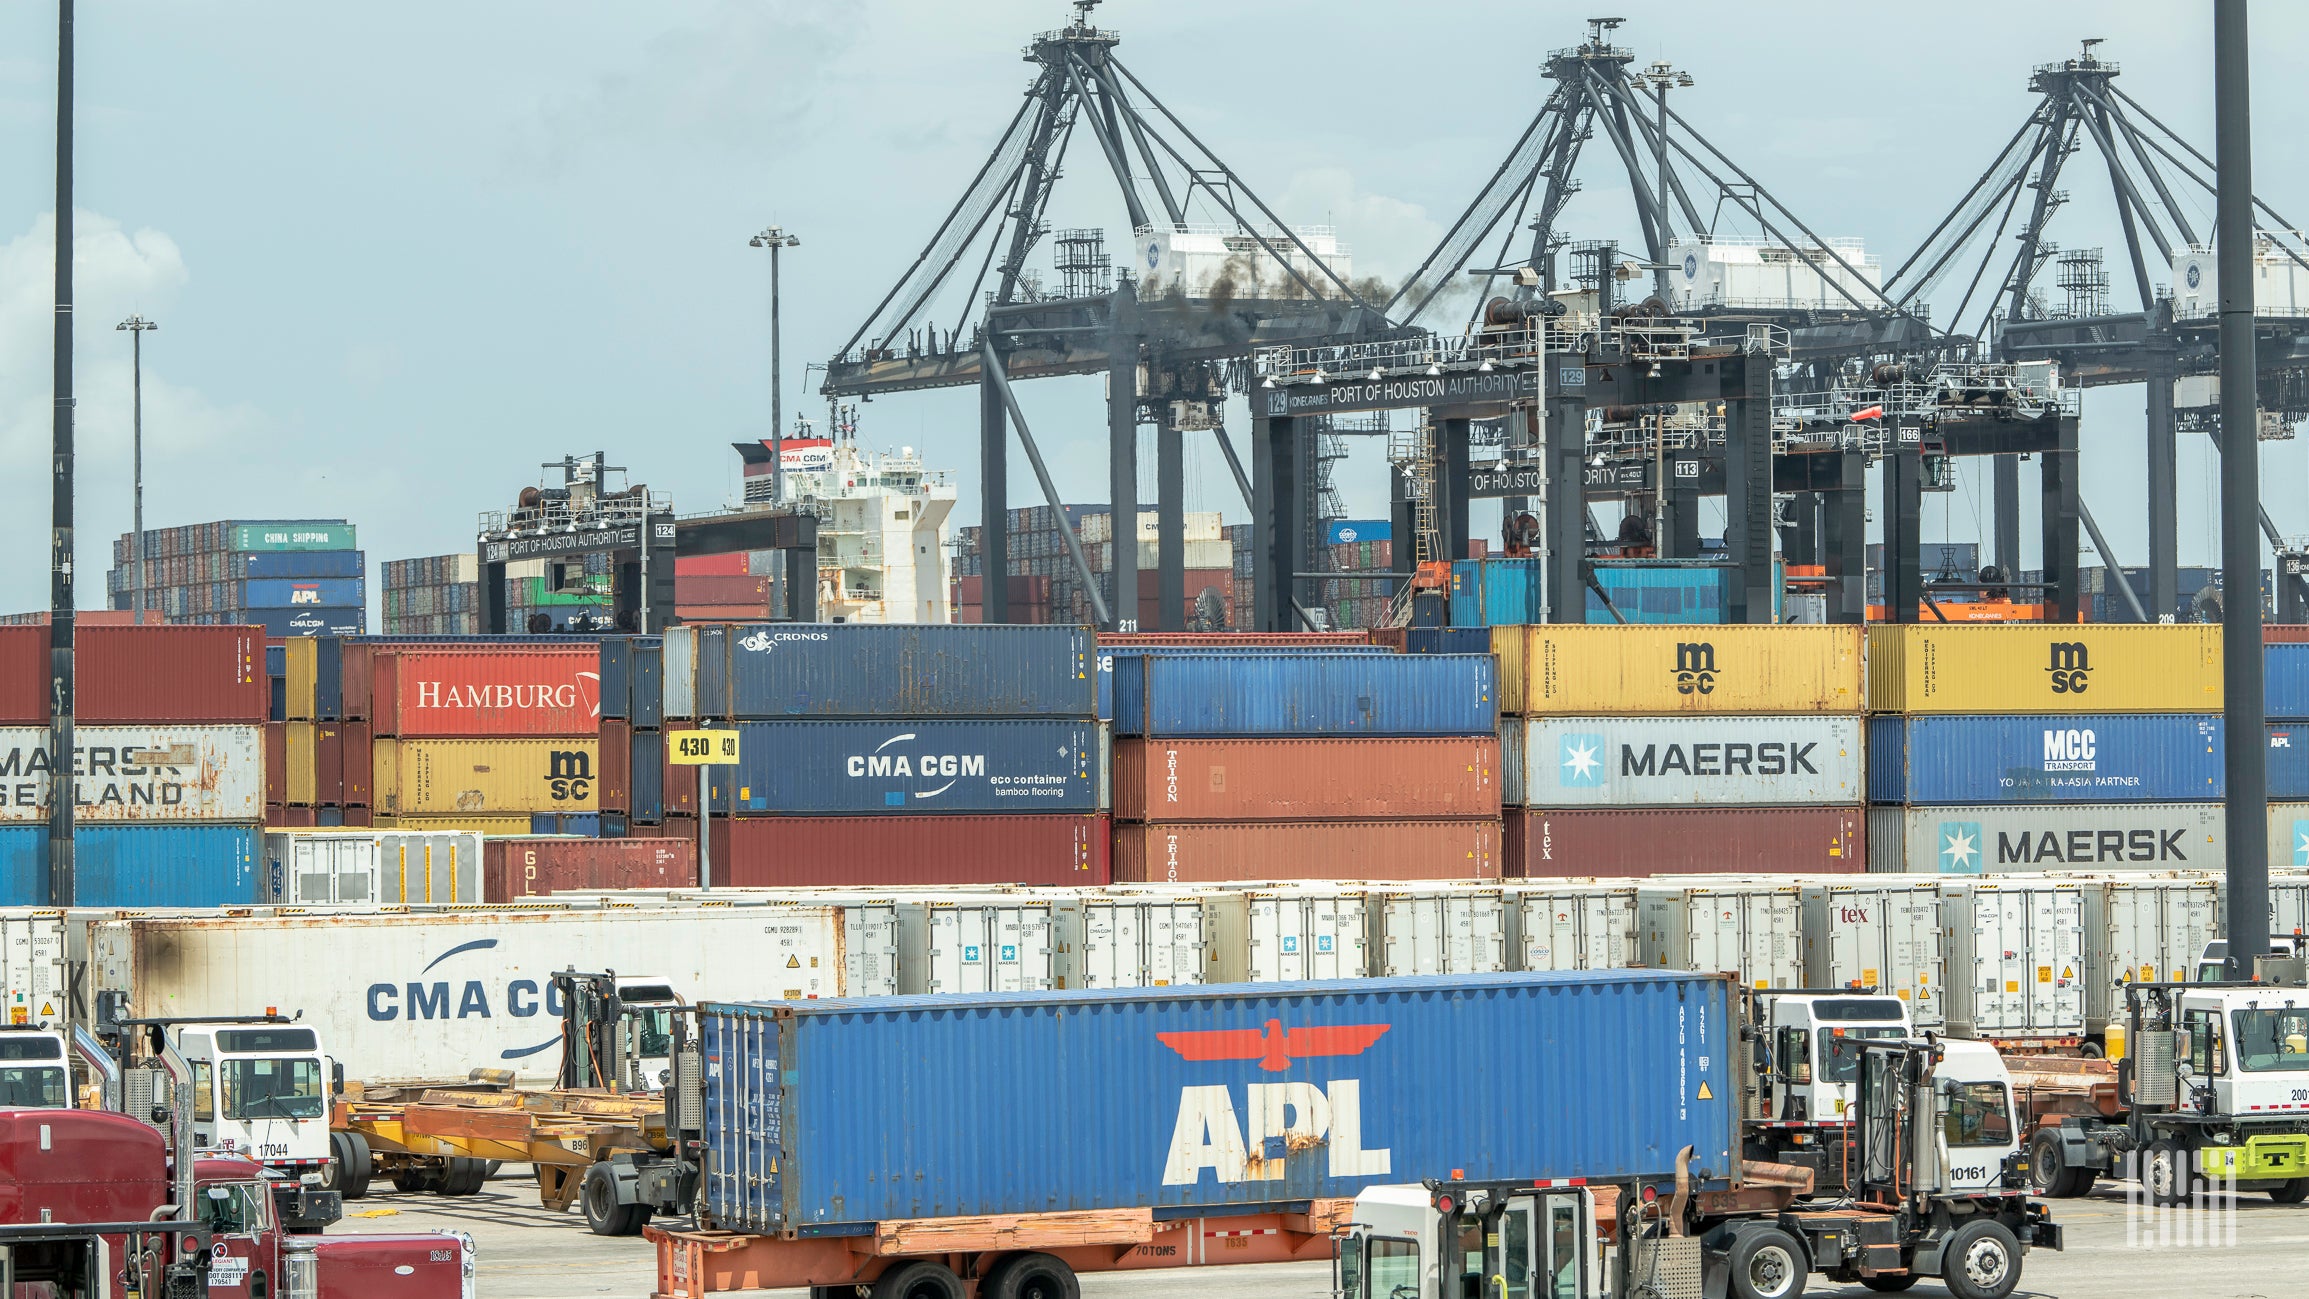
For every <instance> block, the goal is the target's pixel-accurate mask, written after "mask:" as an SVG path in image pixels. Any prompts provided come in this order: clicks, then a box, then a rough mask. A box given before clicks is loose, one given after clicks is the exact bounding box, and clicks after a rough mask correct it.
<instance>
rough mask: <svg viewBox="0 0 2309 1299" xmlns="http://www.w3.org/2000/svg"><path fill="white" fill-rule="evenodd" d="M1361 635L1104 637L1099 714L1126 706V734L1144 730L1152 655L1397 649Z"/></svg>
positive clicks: (1267, 655)
mask: <svg viewBox="0 0 2309 1299" xmlns="http://www.w3.org/2000/svg"><path fill="white" fill-rule="evenodd" d="M1246 635H1248V633H1246ZM1307 635H1308V637H1309V638H1310V639H1312V638H1313V636H1314V633H1312V632H1310V633H1307ZM1361 635H1362V633H1360V632H1358V633H1356V636H1357V637H1358V639H1356V640H1353V641H1343V642H1340V643H1338V644H1319V645H1306V646H1297V645H1276V646H1267V645H1265V644H1264V643H1263V639H1264V638H1256V637H1254V638H1252V639H1253V640H1254V642H1255V643H1254V644H1252V645H1248V646H1230V645H1223V644H1222V645H1218V646H1208V645H1202V644H1199V643H1189V644H1184V645H1167V644H1166V645H1141V644H1137V643H1135V642H1136V641H1137V640H1139V639H1141V638H1140V637H1133V638H1132V642H1133V643H1126V644H1121V645H1109V644H1108V643H1107V642H1106V640H1105V639H1104V638H1102V639H1101V640H1100V641H1099V647H1098V715H1099V716H1100V717H1101V718H1103V719H1105V720H1107V721H1110V722H1111V721H1114V720H1115V719H1116V717H1117V715H1118V714H1117V712H1116V709H1117V708H1118V707H1120V708H1122V709H1124V710H1126V712H1127V715H1128V717H1129V718H1130V719H1131V723H1130V727H1131V728H1130V730H1129V731H1127V732H1125V733H1126V734H1139V733H1141V732H1143V731H1144V730H1145V723H1146V668H1145V661H1146V660H1147V659H1150V658H1181V657H1208V656H1211V655H1224V654H1239V655H1243V656H1245V657H1250V658H1258V659H1274V658H1277V657H1289V656H1295V655H1305V656H1310V657H1312V656H1325V655H1334V654H1390V653H1393V652H1394V651H1392V650H1390V649H1387V648H1384V647H1382V646H1377V645H1372V644H1369V643H1368V642H1366V641H1364V640H1362V639H1360V637H1361ZM1181 639H1182V640H1186V641H1189V642H1196V641H1200V640H1232V639H1235V637H1232V636H1228V637H1192V636H1182V637H1181ZM1118 669H1119V671H1120V673H1121V676H1120V678H1119V680H1120V682H1121V684H1120V686H1119V687H1118V686H1117V684H1116V682H1117V680H1118V678H1117V676H1116V673H1117V670H1118ZM1118 688H1119V690H1120V691H1121V698H1122V700H1123V702H1122V703H1121V704H1119V705H1118V704H1117V703H1116V702H1115V700H1116V691H1117V689H1118Z"/></svg>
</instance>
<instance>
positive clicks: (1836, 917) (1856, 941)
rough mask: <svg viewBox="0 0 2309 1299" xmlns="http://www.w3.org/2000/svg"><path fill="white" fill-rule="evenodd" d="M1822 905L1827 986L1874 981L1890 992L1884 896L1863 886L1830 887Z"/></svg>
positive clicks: (1847, 985) (1843, 985)
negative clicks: (1885, 937)
mask: <svg viewBox="0 0 2309 1299" xmlns="http://www.w3.org/2000/svg"><path fill="white" fill-rule="evenodd" d="M1821 905H1822V907H1823V908H1824V912H1823V914H1822V916H1821V920H1822V922H1823V923H1824V924H1825V926H1826V928H1827V934H1826V938H1827V946H1828V972H1827V973H1828V977H1827V980H1826V982H1825V985H1824V986H1827V987H1831V988H1844V987H1850V986H1851V985H1853V984H1855V983H1858V984H1862V985H1870V984H1873V985H1875V986H1876V987H1878V988H1880V989H1882V990H1883V991H1885V992H1887V993H1889V992H1890V991H1891V988H1890V987H1889V986H1887V985H1886V982H1885V974H1884V898H1883V896H1882V895H1881V894H1878V893H1874V892H1871V891H1867V890H1862V889H1830V890H1828V891H1827V892H1826V893H1825V894H1824V895H1823V897H1822V903H1821Z"/></svg>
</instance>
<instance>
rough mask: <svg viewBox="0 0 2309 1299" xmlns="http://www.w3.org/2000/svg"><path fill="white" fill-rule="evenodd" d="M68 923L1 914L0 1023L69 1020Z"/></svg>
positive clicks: (14, 910) (46, 914)
mask: <svg viewBox="0 0 2309 1299" xmlns="http://www.w3.org/2000/svg"><path fill="white" fill-rule="evenodd" d="M69 923H70V922H68V921H67V920H66V919H65V916H64V913H63V912H61V911H50V910H47V909H46V908H32V907H10V908H7V909H6V910H4V911H0V1001H4V1002H5V1003H6V1009H5V1012H0V1013H4V1015H5V1018H4V1019H0V1022H4V1023H7V1024H11V1025H16V1024H41V1023H45V1024H49V1025H52V1026H56V1027H61V1026H62V1025H63V1024H65V1023H66V1022H68V1021H69V1020H71V1018H72V1016H73V1013H74V1007H73V1006H72V1004H71V1002H70V1001H69V1000H68V998H69V997H70V987H71V984H70V981H69V980H68V979H67V978H66V976H65V933H66V929H67V927H68V925H69ZM260 1009H261V1007H260Z"/></svg>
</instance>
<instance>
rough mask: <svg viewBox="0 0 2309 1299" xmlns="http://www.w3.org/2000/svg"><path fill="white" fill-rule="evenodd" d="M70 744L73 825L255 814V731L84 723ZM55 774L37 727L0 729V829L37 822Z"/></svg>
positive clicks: (258, 815) (259, 777) (260, 773)
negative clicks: (4, 825) (3, 824)
mask: <svg viewBox="0 0 2309 1299" xmlns="http://www.w3.org/2000/svg"><path fill="white" fill-rule="evenodd" d="M72 747H73V752H74V754H75V755H76V758H75V761H74V763H73V768H74V771H75V773H76V774H75V778H74V780H73V787H72V788H73V806H74V808H75V810H74V812H73V819H74V820H75V822H77V823H78V824H81V825H92V824H106V823H112V822H124V821H240V822H248V821H256V820H261V819H262V818H263V817H264V811H265V770H264V752H265V736H264V728H263V727H262V726H260V725H255V724H251V725H247V726H83V727H77V728H75V729H74V731H73V733H72ZM54 769H55V767H54V763H53V761H52V760H51V758H50V755H49V752H48V731H47V729H46V728H44V727H41V728H35V727H30V726H10V727H0V822H32V821H39V822H45V821H46V820H47V817H48V782H49V776H50V774H51V773H52V772H53V771H54Z"/></svg>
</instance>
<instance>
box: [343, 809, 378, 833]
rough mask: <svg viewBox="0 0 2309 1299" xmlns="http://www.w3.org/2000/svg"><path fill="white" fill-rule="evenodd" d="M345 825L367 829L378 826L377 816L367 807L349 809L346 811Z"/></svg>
mask: <svg viewBox="0 0 2309 1299" xmlns="http://www.w3.org/2000/svg"><path fill="white" fill-rule="evenodd" d="M345 824H346V825H347V826H350V827H359V828H361V829H367V828H369V827H370V826H372V825H374V824H376V814H375V813H373V812H371V811H370V810H369V809H368V808H365V807H348V808H346V809H345Z"/></svg>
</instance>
